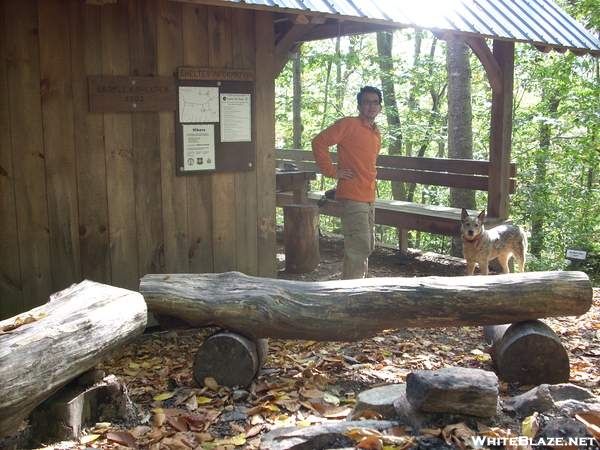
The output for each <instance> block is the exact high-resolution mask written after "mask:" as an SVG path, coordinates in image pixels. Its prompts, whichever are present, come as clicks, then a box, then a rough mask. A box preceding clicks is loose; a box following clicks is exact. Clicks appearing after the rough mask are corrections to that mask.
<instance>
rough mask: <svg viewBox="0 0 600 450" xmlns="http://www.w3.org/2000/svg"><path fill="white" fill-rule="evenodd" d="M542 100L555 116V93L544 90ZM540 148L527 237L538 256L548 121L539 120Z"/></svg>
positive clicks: (549, 130) (549, 135) (544, 197)
mask: <svg viewBox="0 0 600 450" xmlns="http://www.w3.org/2000/svg"><path fill="white" fill-rule="evenodd" d="M542 96H543V100H544V101H545V103H547V104H548V110H547V114H548V116H549V117H556V112H557V111H558V106H559V104H560V100H559V99H558V98H557V96H556V94H554V93H548V91H544V92H543V94H542ZM539 133H540V134H539V143H540V149H539V150H538V151H537V152H536V153H535V156H534V162H535V166H534V167H535V172H534V178H533V183H532V189H533V192H532V196H531V206H530V208H529V211H530V214H531V238H530V239H529V243H530V244H529V251H530V252H531V254H532V255H535V256H537V257H538V258H540V257H541V255H542V250H543V249H544V233H545V231H544V228H545V226H546V208H547V207H548V204H549V202H548V195H549V194H548V181H547V174H548V166H547V164H548V160H550V159H551V158H550V157H549V155H550V147H551V140H552V125H551V124H550V123H549V122H548V121H545V120H544V121H541V122H540V128H539Z"/></svg>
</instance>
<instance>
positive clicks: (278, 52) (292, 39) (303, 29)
mask: <svg viewBox="0 0 600 450" xmlns="http://www.w3.org/2000/svg"><path fill="white" fill-rule="evenodd" d="M314 27H315V25H314V24H312V23H302V21H299V22H298V23H295V24H294V25H292V26H291V28H290V29H289V30H288V31H287V32H286V33H285V34H284V35H283V36H282V37H281V38H280V39H279V41H278V42H277V43H276V45H275V74H274V75H275V77H277V75H279V74H280V73H281V71H282V70H283V68H284V67H285V64H286V63H287V61H288V59H289V54H290V52H291V51H293V50H294V49H295V48H296V47H297V46H298V45H299V43H300V42H302V41H303V40H304V39H303V36H305V35H306V34H307V33H308V32H310V31H311V30H312V29H313V28H314Z"/></svg>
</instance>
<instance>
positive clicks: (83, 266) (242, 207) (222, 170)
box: [0, 0, 600, 318]
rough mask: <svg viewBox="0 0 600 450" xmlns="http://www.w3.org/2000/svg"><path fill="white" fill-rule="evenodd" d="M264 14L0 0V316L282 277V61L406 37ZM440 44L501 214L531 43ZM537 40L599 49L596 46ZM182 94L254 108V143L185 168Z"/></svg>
mask: <svg viewBox="0 0 600 450" xmlns="http://www.w3.org/2000/svg"><path fill="white" fill-rule="evenodd" d="M363 1H364V2H366V3H365V4H367V5H373V4H377V3H378V2H377V1H375V0H372V1H368V0H363ZM464 1H466V0H464ZM540 1H542V0H540ZM315 3H318V2H315ZM350 3H353V4H360V2H358V1H355V2H350ZM413 3H415V2H413ZM417 3H418V2H417ZM420 3H422V2H420ZM527 3H531V2H527ZM544 3H547V2H545V1H544ZM273 4H274V3H273V2H269V3H267V2H264V3H262V2H243V3H240V2H235V1H234V2H230V1H220V0H197V1H188V2H186V1H181V2H178V1H171V0H64V1H59V0H44V1H34V0H20V1H13V0H0V33H1V34H0V99H1V101H0V299H1V303H0V318H3V317H10V316H11V315H14V314H17V313H19V312H22V311H25V310H27V309H30V308H31V307H33V306H36V305H39V304H40V303H43V302H45V301H46V300H47V298H48V295H49V294H50V293H52V292H55V291H58V290H61V289H64V288H65V287H67V286H69V285H70V284H72V283H75V282H79V281H80V280H82V279H84V278H88V279H92V280H95V281H98V282H102V283H107V284H112V285H115V286H119V287H125V288H129V289H134V290H137V288H138V282H139V278H140V277H141V276H143V275H144V274H147V273H174V272H195V273H201V272H223V271H228V270H238V271H241V272H244V273H247V274H249V275H258V276H274V275H275V269H276V267H275V178H274V173H275V156H274V153H275V150H274V130H275V123H274V122H275V119H274V80H275V77H276V76H277V74H278V72H279V71H280V70H281V68H282V67H283V66H284V64H285V62H286V60H287V57H288V52H289V50H290V49H292V48H293V47H294V46H295V45H297V44H298V43H299V42H301V41H304V40H310V39H322V38H326V37H331V36H337V35H340V34H354V33H366V32H374V31H379V30H385V29H394V28H399V27H403V26H410V25H411V24H410V23H399V22H397V21H394V20H392V19H389V18H385V17H383V18H376V19H373V18H372V17H371V16H369V15H368V14H357V13H356V10H354V12H353V13H347V12H342V13H340V12H335V11H329V12H327V11H321V10H309V9H307V8H306V7H304V6H303V4H301V2H293V5H295V7H290V5H284V7H280V6H273ZM323 4H325V3H323ZM333 4H340V5H342V4H343V5H347V4H348V2H347V1H340V2H334V3H331V4H330V3H329V2H327V5H330V6H331V5H333ZM293 5H292V6H293ZM412 25H415V26H417V25H418V24H412ZM578 27H579V28H578V32H580V31H581V30H583V28H582V27H580V26H578ZM440 30H441V29H440ZM440 30H437V31H438V32H440V35H441V36H442V37H443V35H444V32H442V31H443V30H442V31H440ZM584 31H585V30H583V31H581V32H584ZM448 32H454V33H457V34H464V35H465V37H466V38H467V42H468V43H469V45H470V46H471V48H473V50H474V51H475V53H477V55H478V56H479V58H480V59H481V60H482V62H483V64H484V66H485V67H486V71H487V73H488V76H489V78H490V84H491V86H492V89H493V105H492V127H491V129H492V133H491V136H490V158H491V161H492V164H493V170H491V172H490V178H493V180H492V181H491V184H492V185H493V187H491V189H490V195H493V196H497V200H498V201H497V202H496V204H497V205H498V208H499V210H498V211H492V212H491V213H492V214H494V215H496V216H498V217H502V216H505V215H506V214H507V209H508V193H507V180H508V178H509V177H508V170H509V162H510V134H511V117H510V113H511V104H512V77H513V48H514V42H516V41H528V39H527V38H521V37H518V36H517V37H512V38H511V37H510V36H509V37H506V36H499V37H497V38H496V37H495V36H490V35H489V34H487V33H485V32H478V31H477V30H475V31H473V30H467V31H464V30H461V29H460V28H456V29H450V30H449V31H448ZM484 38H491V39H494V41H493V44H492V48H490V47H488V45H487V43H486V41H485V39H484ZM542 41H543V40H542ZM532 42H534V43H535V44H536V45H542V44H543V43H544V42H540V41H539V39H532ZM547 44H548V46H549V47H554V48H561V49H566V48H569V49H571V50H574V51H578V52H579V51H581V52H591V53H596V54H598V53H599V52H600V44H598V42H597V40H596V41H595V42H592V43H585V42H583V43H582V42H574V43H572V44H565V45H563V44H561V43H560V42H558V43H556V42H553V41H550V42H548V43H547ZM186 86H202V87H207V88H217V90H219V89H220V91H219V92H221V93H222V92H225V93H228V94H231V93H233V94H240V98H242V100H243V99H244V98H245V99H248V98H250V99H251V100H250V103H251V120H250V118H248V117H247V116H243V117H242V119H241V120H242V121H246V122H248V124H249V126H248V129H249V131H248V133H249V134H248V136H247V137H240V136H233V137H232V136H229V137H227V135H226V134H223V133H224V131H223V130H224V129H225V126H224V120H225V119H223V116H221V117H220V118H219V117H217V119H216V120H215V119H214V118H213V119H210V120H206V121H207V122H215V123H213V124H209V126H208V127H206V128H207V129H209V131H210V133H212V134H210V136H211V137H212V138H214V142H216V144H215V145H216V150H215V152H216V155H217V156H216V157H215V158H216V159H217V163H218V164H217V167H216V169H215V170H190V171H189V172H187V173H185V170H183V169H184V164H185V161H182V159H181V158H182V157H181V151H182V149H181V147H182V146H183V148H184V153H183V154H184V155H185V154H186V153H185V151H187V150H185V149H186V148H187V149H188V150H189V149H192V148H193V146H192V144H191V143H190V142H192V138H198V139H201V138H202V136H201V132H200V131H198V130H191V129H190V130H188V131H189V133H188V131H186V127H185V126H184V124H183V123H182V121H181V117H182V116H181V115H180V114H182V111H181V109H182V104H185V101H184V103H182V97H183V94H181V93H182V92H183V91H181V90H178V89H179V88H180V87H186ZM224 87H226V88H227V89H229V90H225V88H224ZM209 91H210V92H212V90H210V89H207V90H206V92H209ZM202 92H204V91H202ZM217 101H220V102H221V105H224V104H225V103H224V101H225V99H224V98H220V100H217ZM187 104H191V102H189V103H187ZM222 108H223V106H222ZM240 111H241V109H238V110H237V112H240ZM235 112H236V111H234V113H235ZM199 117H200V118H199V119H198V118H197V119H194V120H191V122H202V121H203V120H200V119H202V117H203V116H199ZM234 119H236V117H234ZM238 119H239V118H238ZM228 120H229V119H228ZM182 130H183V131H182ZM219 130H220V131H221V133H219ZM182 133H183V135H182ZM185 133H188V134H187V135H186V134H185ZM193 133H196V134H193ZM188 138H189V142H188V141H187V140H186V139H188ZM203 142H205V141H203ZM232 142H233V143H232ZM188 144H189V147H185V146H186V145H188ZM238 144H239V145H238ZM207 145H208V144H207ZM209 147H210V145H209ZM190 151H191V150H190ZM236 152H238V153H236ZM225 154H227V155H229V156H228V157H227V158H225V157H224V156H222V155H225ZM219 155H221V156H219ZM240 155H243V157H242V156H240ZM219 157H221V161H219V160H218V158H219ZM200 160H201V158H198V164H202V163H201V162H199V161H200ZM240 161H241V162H243V164H242V163H241V162H240ZM192 163H194V161H192ZM194 164H195V163H194Z"/></svg>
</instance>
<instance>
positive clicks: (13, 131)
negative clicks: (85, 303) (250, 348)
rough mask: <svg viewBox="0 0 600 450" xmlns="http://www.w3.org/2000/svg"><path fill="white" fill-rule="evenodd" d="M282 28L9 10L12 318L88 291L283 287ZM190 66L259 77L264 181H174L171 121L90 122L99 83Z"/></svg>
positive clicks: (4, 122) (75, 7) (57, 8)
mask: <svg viewBox="0 0 600 450" xmlns="http://www.w3.org/2000/svg"><path fill="white" fill-rule="evenodd" d="M272 28H273V27H272V17H271V15H270V14H269V13H265V12H252V11H245V10H241V9H228V8H218V7H209V6H200V5H190V4H185V3H178V2H170V1H168V0H120V1H119V2H118V3H116V4H106V5H102V6H98V5H88V4H86V3H85V2H81V1H80V0H69V1H60V0H44V1H43V2H39V1H35V0H21V1H18V2H16V1H12V0H0V99H1V101H0V319H2V318H5V317H10V316H12V315H15V314H17V313H19V312H22V311H25V310H28V309H30V308H32V307H34V306H37V305H39V304H41V303H44V302H45V301H46V300H47V298H48V296H49V295H50V294H51V293H52V292H55V291H58V290H60V289H63V288H65V287H67V286H68V285H69V284H71V283H74V282H78V281H80V280H81V279H84V278H89V279H93V280H96V281H99V282H103V283H108V284H113V285H115V286H122V287H126V288H129V289H137V287H138V280H139V278H140V277H141V276H143V275H144V274H146V273H171V272H213V271H214V272H220V271H226V270H240V271H242V272H245V273H248V274H251V275H260V276H274V275H275V217H274V211H275V187H274V177H273V173H274V170H275V158H274V150H273V147H274V87H273V85H274V80H273V76H272V73H273V72H272V70H271V69H270V68H272V67H273V44H272V43H273V35H272ZM256 42H258V43H260V46H257V45H256V44H255V43H256ZM181 65H195V66H203V67H215V68H232V69H250V70H253V69H255V68H258V69H257V73H256V95H255V111H256V122H255V125H256V129H255V132H256V166H255V170H253V171H250V172H243V173H222V174H216V175H212V174H202V175H194V176H185V177H178V176H176V175H175V138H174V136H175V126H174V113H173V112H169V111H165V112H156V113H153V112H152V113H135V114H123V113H110V114H108V113H107V114H91V113H89V112H88V105H87V76H88V75H98V74H104V75H141V76H152V75H166V76H169V75H172V74H173V73H174V71H175V70H176V68H177V67H178V66H181Z"/></svg>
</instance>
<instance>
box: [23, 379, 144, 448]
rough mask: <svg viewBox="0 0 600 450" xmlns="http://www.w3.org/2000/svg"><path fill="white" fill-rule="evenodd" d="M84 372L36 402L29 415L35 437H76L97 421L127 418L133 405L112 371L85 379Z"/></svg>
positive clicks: (129, 419) (132, 411)
mask: <svg viewBox="0 0 600 450" xmlns="http://www.w3.org/2000/svg"><path fill="white" fill-rule="evenodd" d="M86 375H87V374H84V375H82V377H80V378H78V379H76V380H74V381H73V382H71V383H69V384H68V385H67V386H65V387H63V388H62V389H60V390H59V391H58V392H57V393H56V394H54V395H53V396H52V397H50V398H49V399H48V400H46V401H45V402H44V403H42V404H41V405H39V406H38V407H37V408H36V409H35V410H34V411H33V412H32V414H31V416H30V423H31V428H32V433H31V436H32V437H33V438H35V439H36V440H40V441H42V440H48V439H58V440H65V439H78V438H79V437H80V436H81V430H82V428H84V427H85V426H90V425H93V424H95V423H97V422H114V421H119V422H123V421H125V422H131V421H132V420H133V419H134V418H135V412H134V411H135V408H134V407H133V404H132V402H131V400H130V399H129V396H128V395H127V393H126V389H125V387H124V386H123V385H121V383H120V382H119V381H118V380H117V378H116V377H115V376H114V375H109V376H107V377H105V378H103V379H102V380H100V381H99V382H96V383H92V384H91V385H90V384H89V383H88V380H86V378H88V377H87V376H86Z"/></svg>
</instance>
